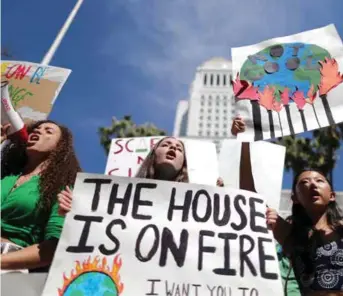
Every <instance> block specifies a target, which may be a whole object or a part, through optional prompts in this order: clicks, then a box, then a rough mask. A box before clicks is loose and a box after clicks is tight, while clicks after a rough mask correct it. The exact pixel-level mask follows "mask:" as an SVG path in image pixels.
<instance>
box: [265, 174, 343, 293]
mask: <svg viewBox="0 0 343 296" xmlns="http://www.w3.org/2000/svg"><path fill="white" fill-rule="evenodd" d="M292 201H293V206H292V224H290V223H288V222H287V221H285V220H283V219H282V218H281V217H280V216H278V214H277V212H276V211H275V210H273V209H269V208H268V209H267V213H266V218H267V224H269V225H270V226H271V228H272V230H273V233H274V236H275V238H276V240H277V241H278V242H279V243H280V244H281V246H282V247H283V249H284V250H285V251H286V253H287V254H289V256H290V258H291V261H292V264H293V267H294V272H295V275H296V277H297V280H298V283H299V287H300V290H301V293H302V295H343V218H342V215H341V214H340V212H339V209H338V207H337V203H336V195H335V192H334V190H333V187H332V184H331V183H330V182H329V180H328V179H327V178H326V176H325V175H324V174H323V173H321V172H319V171H316V170H304V171H302V172H301V173H300V174H298V175H297V176H296V177H295V178H294V182H293V188H292Z"/></svg>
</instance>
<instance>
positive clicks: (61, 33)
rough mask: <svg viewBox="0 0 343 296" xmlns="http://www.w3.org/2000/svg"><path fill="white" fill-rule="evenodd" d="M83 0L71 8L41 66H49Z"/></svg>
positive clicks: (79, 0)
mask: <svg viewBox="0 0 343 296" xmlns="http://www.w3.org/2000/svg"><path fill="white" fill-rule="evenodd" d="M83 1H84V0H78V1H77V2H76V4H75V6H74V8H73V10H72V11H71V12H70V14H69V16H68V18H67V20H66V21H65V23H64V25H63V27H62V28H61V30H60V31H59V32H58V34H57V36H56V38H55V40H54V42H53V43H52V45H51V46H50V48H49V50H48V52H47V53H46V54H45V56H44V58H43V60H42V62H41V64H43V65H45V66H47V65H49V63H50V61H51V60H52V58H53V56H54V54H55V52H56V50H57V49H58V47H59V45H60V43H61V42H62V39H63V38H64V36H65V34H66V33H67V31H68V29H69V27H70V25H71V23H72V22H73V20H74V18H75V16H76V14H77V12H78V11H79V9H80V7H81V5H82V3H83Z"/></svg>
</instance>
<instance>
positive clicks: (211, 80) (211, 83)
mask: <svg viewBox="0 0 343 296" xmlns="http://www.w3.org/2000/svg"><path fill="white" fill-rule="evenodd" d="M210 85H211V86H212V85H213V74H211V79H210Z"/></svg>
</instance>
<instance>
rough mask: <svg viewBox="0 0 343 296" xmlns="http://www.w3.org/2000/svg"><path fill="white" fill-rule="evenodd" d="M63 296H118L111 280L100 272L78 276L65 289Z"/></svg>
mask: <svg viewBox="0 0 343 296" xmlns="http://www.w3.org/2000/svg"><path fill="white" fill-rule="evenodd" d="M63 295H64V296H118V290H117V286H116V284H115V282H114V281H113V279H112V278H111V277H110V276H108V275H107V274H105V273H102V272H86V273H83V274H81V275H79V276H78V277H77V278H76V279H75V280H73V281H72V282H71V283H70V284H69V285H68V287H67V288H66V290H65V292H64V294H63Z"/></svg>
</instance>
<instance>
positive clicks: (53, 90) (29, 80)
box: [1, 61, 71, 122]
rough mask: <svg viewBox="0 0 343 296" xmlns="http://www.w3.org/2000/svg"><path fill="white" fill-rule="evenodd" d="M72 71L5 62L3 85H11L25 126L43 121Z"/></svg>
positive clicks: (10, 88) (15, 102)
mask: <svg viewBox="0 0 343 296" xmlns="http://www.w3.org/2000/svg"><path fill="white" fill-rule="evenodd" d="M70 73H71V70H69V69H64V68H57V67H52V66H43V65H40V64H36V63H30V62H23V61H2V62H1V81H8V82H9V86H8V91H9V95H10V98H11V101H12V105H13V107H14V108H15V109H16V111H17V112H18V113H19V114H20V115H21V117H22V118H23V120H24V121H25V122H29V121H38V120H44V119H46V118H47V117H48V115H49V113H50V111H51V109H52V104H53V103H54V101H55V99H56V98H57V96H58V94H59V92H60V90H61V88H62V87H63V85H64V83H65V82H66V80H67V78H68V76H69V74H70Z"/></svg>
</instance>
